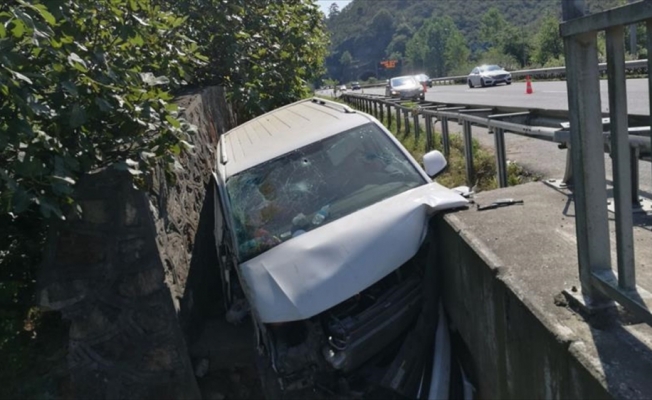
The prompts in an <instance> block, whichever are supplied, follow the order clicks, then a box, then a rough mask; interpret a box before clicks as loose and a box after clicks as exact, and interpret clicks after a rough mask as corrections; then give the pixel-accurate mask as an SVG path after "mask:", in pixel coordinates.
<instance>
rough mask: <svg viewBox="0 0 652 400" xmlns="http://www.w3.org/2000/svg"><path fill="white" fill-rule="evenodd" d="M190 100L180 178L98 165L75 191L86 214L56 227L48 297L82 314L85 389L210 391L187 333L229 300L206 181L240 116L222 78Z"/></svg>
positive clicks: (47, 301)
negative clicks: (223, 294) (145, 176)
mask: <svg viewBox="0 0 652 400" xmlns="http://www.w3.org/2000/svg"><path fill="white" fill-rule="evenodd" d="M179 104H180V106H181V107H183V108H185V116H186V118H187V119H188V120H189V121H190V122H191V123H193V124H195V125H196V126H197V127H198V128H199V130H198V133H197V134H196V135H194V136H193V137H192V138H190V139H189V141H190V142H191V143H192V144H193V145H194V148H193V149H192V150H191V151H190V152H188V153H185V154H183V155H182V157H181V167H182V169H180V170H178V171H176V172H175V173H174V174H175V177H174V179H173V180H172V181H173V182H174V183H173V184H171V183H169V181H168V180H166V179H165V175H164V171H163V170H162V169H158V170H156V171H155V173H154V174H153V175H152V176H151V178H150V180H149V182H148V184H149V187H150V190H149V191H141V190H137V189H135V188H134V185H133V182H132V179H131V176H130V175H129V174H128V173H127V172H123V171H117V170H114V169H106V170H103V171H99V172H97V173H93V174H90V175H87V176H85V177H83V178H82V179H81V180H80V182H79V184H78V186H77V190H76V194H75V196H76V198H77V199H78V201H79V203H80V205H81V207H82V211H83V212H82V216H81V217H74V216H70V218H69V219H68V220H67V221H66V222H65V223H59V224H58V225H56V226H54V227H53V228H52V230H51V231H50V233H49V238H48V243H47V246H46V254H45V258H44V259H45V261H44V265H43V267H42V271H41V273H40V276H39V282H38V286H39V291H38V298H39V303H40V305H41V306H42V307H44V308H46V309H51V310H57V311H60V312H61V313H62V315H63V317H64V318H66V319H68V320H69V321H70V333H69V349H68V350H69V351H68V364H69V368H70V373H71V381H72V386H73V392H74V396H75V397H76V398H95V399H113V398H116V399H117V398H121V399H123V398H130V399H154V398H156V399H159V398H174V399H186V398H188V399H190V398H199V397H200V395H199V391H198V389H197V384H196V381H195V378H194V375H193V370H192V365H191V362H190V359H189V356H188V353H187V348H186V340H187V337H188V335H189V334H192V333H193V332H194V330H196V329H193V327H196V326H197V321H198V320H200V318H198V317H199V316H200V315H201V314H202V313H205V312H206V310H205V308H206V304H211V302H212V301H214V304H219V285H218V284H216V282H219V281H218V280H217V277H216V275H215V271H214V267H215V262H216V260H215V250H214V248H211V246H214V245H213V242H212V218H213V216H212V204H211V202H212V198H211V197H210V196H207V193H208V194H210V193H211V192H212V191H211V190H208V191H207V190H206V189H207V187H209V184H210V179H211V171H212V168H213V165H214V159H215V154H214V149H215V144H216V141H217V138H218V137H219V134H221V133H223V132H225V131H227V130H228V129H230V128H231V127H233V126H234V121H233V116H232V114H231V110H230V108H229V107H228V104H227V102H226V98H225V93H224V91H223V90H222V89H220V88H211V89H206V90H203V91H201V92H200V93H195V94H189V95H187V96H183V97H181V98H180V99H179ZM201 306H203V307H204V309H202V307H201Z"/></svg>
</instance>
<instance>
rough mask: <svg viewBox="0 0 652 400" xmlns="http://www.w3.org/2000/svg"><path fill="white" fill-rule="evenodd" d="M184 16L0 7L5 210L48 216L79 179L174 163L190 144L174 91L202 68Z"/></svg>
mask: <svg viewBox="0 0 652 400" xmlns="http://www.w3.org/2000/svg"><path fill="white" fill-rule="evenodd" d="M184 22H185V18H182V17H178V16H176V15H174V14H172V13H170V12H165V11H161V10H160V8H159V7H158V6H154V5H153V4H152V2H151V1H149V0H95V1H90V0H47V1H45V0H43V1H40V0H30V1H29V2H27V1H23V0H16V1H10V2H8V3H5V4H3V5H1V6H0V93H1V96H0V152H1V153H0V193H1V195H0V209H1V210H2V212H14V213H20V212H22V211H25V210H27V209H28V208H29V207H30V206H31V205H38V206H39V208H40V210H41V213H42V214H43V215H44V216H46V217H49V216H50V215H56V216H58V217H60V218H63V216H64V210H62V206H65V205H67V204H72V199H71V198H70V195H71V193H72V190H73V185H74V184H75V181H76V180H77V178H78V176H79V175H80V174H82V173H84V172H87V171H91V170H93V169H95V168H98V167H103V166H108V165H114V166H116V167H117V168H123V169H127V170H129V171H131V172H132V173H133V174H140V173H142V172H143V169H144V168H146V167H147V165H149V164H150V163H151V162H153V160H155V159H163V160H165V161H168V163H167V165H171V163H172V162H173V160H174V155H175V154H178V153H179V152H180V150H181V147H182V146H183V144H184V143H185V141H184V140H183V138H184V134H185V133H187V132H188V131H189V129H188V126H187V124H184V123H183V122H182V121H179V120H178V119H177V118H176V106H175V105H174V104H171V103H169V102H170V100H172V98H173V96H172V94H171V93H170V91H171V90H172V89H174V88H176V87H179V86H180V85H182V84H183V83H184V79H186V77H187V75H188V72H189V71H190V70H191V69H192V68H193V67H195V66H199V64H200V56H198V54H197V52H196V50H197V45H196V44H195V43H193V42H192V41H191V40H190V39H188V38H187V37H185V36H184V35H182V34H181V33H182V32H181V31H180V28H181V27H182V25H183V24H184Z"/></svg>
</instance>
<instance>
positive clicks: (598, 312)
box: [547, 181, 652, 398]
mask: <svg viewBox="0 0 652 400" xmlns="http://www.w3.org/2000/svg"><path fill="white" fill-rule="evenodd" d="M607 182H608V184H610V185H611V184H612V183H613V182H611V181H607ZM547 186H548V187H549V188H551V189H554V190H556V191H557V192H559V193H560V194H563V195H565V196H566V201H565V204H564V208H563V210H562V214H563V215H564V216H566V217H570V218H575V215H574V213H573V212H572V210H573V193H572V191H571V189H572V188H569V189H560V188H557V187H554V186H551V185H547ZM643 193H645V194H646V195H650V196H651V197H652V194H650V193H647V192H643ZM607 196H608V197H610V198H613V187H608V188H607ZM608 219H609V222H610V224H611V223H614V221H615V215H614V213H612V212H609V214H608ZM633 225H634V226H635V227H638V228H640V229H644V230H646V231H648V232H652V217H651V216H649V215H648V214H647V213H635V214H634V219H633ZM612 233H613V232H612ZM639 248H640V247H639ZM615 263H616V260H612V265H613V264H615ZM637 264H639V265H640V263H637ZM637 266H638V265H637ZM614 267H615V266H613V267H612V268H614ZM609 279H611V280H612V281H613V282H617V281H618V278H617V276H616V274H615V272H613V269H612V273H611V276H610V277H609ZM627 295H628V297H629V298H631V299H632V300H633V301H635V302H637V303H638V304H640V305H641V306H642V308H643V309H645V310H647V312H649V311H650V310H649V309H648V307H647V306H646V305H645V302H644V301H643V298H642V296H641V294H640V293H639V292H638V290H636V289H634V290H632V291H629V292H628V293H627ZM584 302H585V303H587V304H588V303H589V302H590V299H588V298H586V297H585V298H584ZM571 308H572V309H573V310H574V311H575V312H576V313H577V314H578V315H579V316H581V317H582V318H583V319H584V321H585V322H586V323H587V325H588V327H589V329H590V333H591V336H592V339H593V342H594V344H595V349H596V352H597V355H598V358H599V361H600V364H601V369H602V371H603V373H604V377H605V384H606V387H607V389H608V391H609V393H610V394H612V395H613V396H614V397H616V398H621V397H622V398H636V397H640V395H641V393H636V392H634V391H633V389H631V388H630V387H628V386H627V385H626V384H623V382H624V381H625V379H623V377H624V372H623V370H622V368H618V360H622V359H627V360H630V362H631V363H632V364H635V363H640V367H639V368H635V367H634V366H633V365H632V366H629V367H628V368H627V370H628V371H629V372H627V373H626V374H628V375H631V371H635V372H634V374H641V371H642V374H641V377H640V379H643V380H645V379H646V378H645V375H646V374H647V372H645V371H649V365H648V363H647V362H646V361H645V360H652V348H650V347H649V345H648V344H647V343H646V342H644V341H643V340H641V338H640V337H638V336H636V335H634V334H633V333H632V331H631V329H632V328H636V326H637V325H640V326H641V328H642V330H645V331H646V335H649V334H650V333H652V330H651V329H649V327H648V326H646V324H645V322H644V320H643V319H642V318H641V317H640V314H637V313H633V312H630V311H628V310H626V309H625V308H624V307H622V306H621V305H619V304H618V303H617V302H613V301H612V302H609V303H607V304H606V306H605V307H604V308H602V309H600V308H597V309H594V310H588V309H584V308H579V307H573V306H571ZM627 353H631V356H630V357H628V356H624V354H627ZM630 379H631V378H630Z"/></svg>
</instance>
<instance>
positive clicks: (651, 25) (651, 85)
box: [645, 19, 652, 164]
mask: <svg viewBox="0 0 652 400" xmlns="http://www.w3.org/2000/svg"><path fill="white" fill-rule="evenodd" d="M645 30H646V31H647V54H648V57H647V91H648V96H649V97H648V101H649V103H648V104H650V106H651V107H652V76H650V75H651V74H652V53H650V52H651V51H652V19H648V20H647V21H645ZM650 126H652V112H651V113H650ZM650 140H651V141H652V129H650ZM651 164H652V163H651Z"/></svg>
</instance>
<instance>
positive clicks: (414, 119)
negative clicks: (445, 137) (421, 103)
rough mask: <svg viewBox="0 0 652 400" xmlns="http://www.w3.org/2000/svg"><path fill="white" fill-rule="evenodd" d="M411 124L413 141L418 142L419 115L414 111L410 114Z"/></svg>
mask: <svg viewBox="0 0 652 400" xmlns="http://www.w3.org/2000/svg"><path fill="white" fill-rule="evenodd" d="M412 123H413V124H414V141H415V143H416V142H418V141H419V134H420V132H419V113H418V112H417V111H416V110H415V111H413V114H412Z"/></svg>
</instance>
